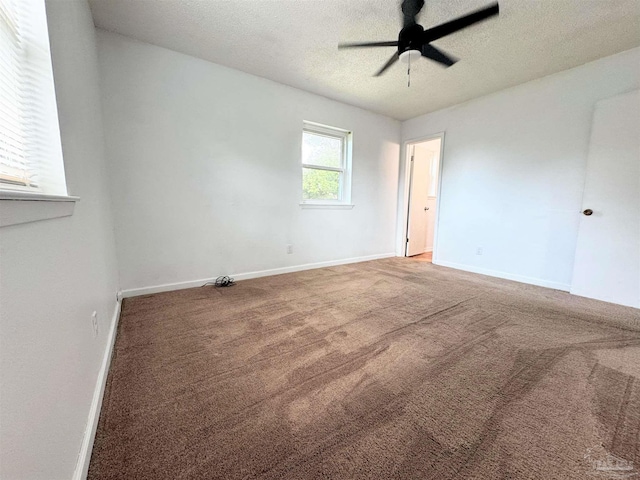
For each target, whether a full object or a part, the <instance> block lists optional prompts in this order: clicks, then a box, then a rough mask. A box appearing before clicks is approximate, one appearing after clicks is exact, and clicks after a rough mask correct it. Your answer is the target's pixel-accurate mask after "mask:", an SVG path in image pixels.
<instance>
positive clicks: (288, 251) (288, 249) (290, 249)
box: [287, 244, 293, 254]
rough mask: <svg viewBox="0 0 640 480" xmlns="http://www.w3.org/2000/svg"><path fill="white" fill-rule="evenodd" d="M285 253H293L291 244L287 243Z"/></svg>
mask: <svg viewBox="0 0 640 480" xmlns="http://www.w3.org/2000/svg"><path fill="white" fill-rule="evenodd" d="M287 253H289V254H290V253H293V245H291V244H288V245H287Z"/></svg>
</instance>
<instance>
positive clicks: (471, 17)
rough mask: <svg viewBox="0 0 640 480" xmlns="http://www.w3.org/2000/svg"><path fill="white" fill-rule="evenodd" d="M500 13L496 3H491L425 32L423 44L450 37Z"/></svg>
mask: <svg viewBox="0 0 640 480" xmlns="http://www.w3.org/2000/svg"><path fill="white" fill-rule="evenodd" d="M498 13H500V8H499V6H498V3H497V2H496V3H493V4H491V5H489V6H488V7H485V8H481V9H480V10H476V11H475V12H472V13H469V14H468V15H464V16H462V17H459V18H456V19H455V20H451V21H450V22H446V23H443V24H442V25H438V26H436V27H433V28H429V29H428V30H425V31H424V33H423V34H422V39H423V41H424V42H425V43H429V42H433V41H434V40H437V39H439V38H442V37H445V36H447V35H451V34H452V33H455V32H457V31H458V30H462V29H463V28H466V27H468V26H470V25H473V24H474V23H478V22H481V21H483V20H486V19H487V18H491V17H493V16H494V15H498Z"/></svg>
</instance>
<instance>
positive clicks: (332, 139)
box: [302, 122, 351, 205]
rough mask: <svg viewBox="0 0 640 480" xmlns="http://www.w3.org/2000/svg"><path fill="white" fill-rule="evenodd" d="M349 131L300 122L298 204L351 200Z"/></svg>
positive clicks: (322, 203) (327, 203)
mask: <svg viewBox="0 0 640 480" xmlns="http://www.w3.org/2000/svg"><path fill="white" fill-rule="evenodd" d="M350 170H351V133H350V132H348V131H346V130H340V129H337V128H332V127H326V126H323V125H318V124H314V123H308V122H305V123H304V127H303V131H302V203H303V204H316V205H344V204H349V202H350V201H351V195H350V194H351V171H350Z"/></svg>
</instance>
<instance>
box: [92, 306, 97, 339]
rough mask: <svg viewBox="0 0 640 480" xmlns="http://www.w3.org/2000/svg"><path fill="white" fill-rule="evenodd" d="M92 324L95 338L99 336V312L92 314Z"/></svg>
mask: <svg viewBox="0 0 640 480" xmlns="http://www.w3.org/2000/svg"><path fill="white" fill-rule="evenodd" d="M91 323H92V325H93V338H96V337H97V336H98V312H93V313H92V314H91Z"/></svg>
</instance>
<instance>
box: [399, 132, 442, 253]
mask: <svg viewBox="0 0 640 480" xmlns="http://www.w3.org/2000/svg"><path fill="white" fill-rule="evenodd" d="M411 148H412V151H411V176H410V179H411V186H410V190H409V216H408V221H409V224H408V228H407V256H408V257H411V256H413V255H420V254H421V253H424V252H425V251H426V250H427V245H428V243H430V242H429V235H432V236H433V225H431V224H430V221H431V223H434V218H433V215H430V214H431V213H433V212H432V211H431V208H432V205H430V203H431V204H433V203H434V202H430V201H429V188H430V185H431V176H432V164H433V162H434V159H435V158H436V157H437V154H436V151H437V150H438V151H439V148H440V139H436V140H430V141H427V142H423V143H417V144H415V145H412V146H411ZM431 243H433V239H431Z"/></svg>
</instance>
